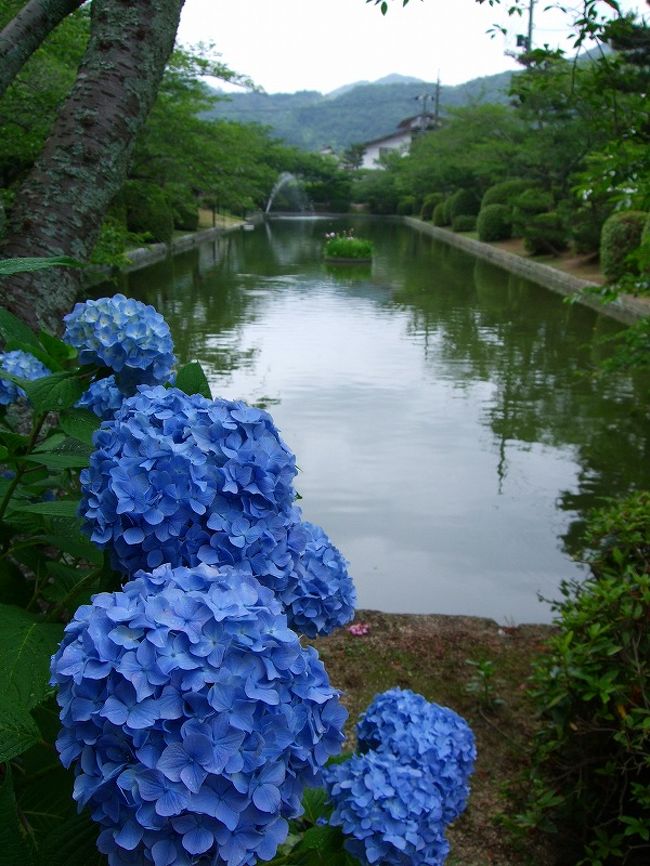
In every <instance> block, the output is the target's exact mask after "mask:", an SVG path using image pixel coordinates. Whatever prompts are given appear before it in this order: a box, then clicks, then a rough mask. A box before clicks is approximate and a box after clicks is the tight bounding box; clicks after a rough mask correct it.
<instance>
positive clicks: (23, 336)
mask: <svg viewBox="0 0 650 866" xmlns="http://www.w3.org/2000/svg"><path fill="white" fill-rule="evenodd" d="M0 264H1V263H0ZM0 336H1V337H2V339H3V340H4V342H5V343H6V344H7V345H10V344H12V343H26V344H27V345H29V346H31V347H32V348H34V349H38V348H39V347H40V343H39V342H38V337H37V336H36V334H35V333H34V332H33V331H32V330H31V328H29V327H28V326H27V325H26V324H25V323H24V322H21V320H20V319H18V318H16V316H14V315H13V313H10V312H9V310H5V309H3V308H2V307H0Z"/></svg>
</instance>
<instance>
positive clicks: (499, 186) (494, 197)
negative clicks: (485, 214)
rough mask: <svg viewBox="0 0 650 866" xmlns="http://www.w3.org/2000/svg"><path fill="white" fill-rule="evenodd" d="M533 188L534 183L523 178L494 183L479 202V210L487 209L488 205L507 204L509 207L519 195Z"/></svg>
mask: <svg viewBox="0 0 650 866" xmlns="http://www.w3.org/2000/svg"><path fill="white" fill-rule="evenodd" d="M533 186H534V182H533V181H530V180H525V179H523V178H512V179H511V180H504V181H502V182H501V183H495V184H494V186H491V187H490V188H489V189H487V190H486V191H485V195H484V196H483V199H482V200H481V208H484V207H487V206H488V205H490V204H507V205H511V204H512V202H513V199H514V198H515V197H516V196H518V195H521V193H522V192H525V191H526V190H528V189H530V188H531V187H533Z"/></svg>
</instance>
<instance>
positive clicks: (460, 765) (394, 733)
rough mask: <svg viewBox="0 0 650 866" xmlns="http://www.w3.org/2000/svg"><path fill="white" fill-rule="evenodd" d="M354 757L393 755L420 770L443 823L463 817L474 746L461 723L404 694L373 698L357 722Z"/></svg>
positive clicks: (398, 691) (443, 710) (436, 707)
mask: <svg viewBox="0 0 650 866" xmlns="http://www.w3.org/2000/svg"><path fill="white" fill-rule="evenodd" d="M357 743H358V747H359V751H360V752H370V751H378V752H383V753H390V754H392V755H394V756H395V757H396V758H397V759H398V760H399V761H400V763H402V764H408V765H410V766H411V767H417V768H422V769H426V770H427V771H428V772H429V773H430V775H431V778H432V779H433V781H434V783H435V785H436V787H437V788H438V789H439V791H440V793H441V796H442V801H443V819H444V821H445V823H448V822H449V821H453V820H454V818H456V817H457V816H458V815H460V814H461V812H463V810H464V809H465V806H466V805H467V798H468V796H469V786H468V782H469V777H470V776H471V774H472V772H473V771H474V761H475V760H476V745H475V742H474V735H473V733H472V730H471V728H470V727H469V725H468V724H467V722H466V721H465V720H464V719H463V718H462V717H461V716H459V715H458V714H457V713H455V712H454V711H453V710H450V709H449V708H448V707H441V706H439V705H438V704H433V703H429V702H428V701H427V700H426V698H424V697H423V696H422V695H418V694H416V693H415V692H412V691H411V690H410V689H399V688H395V689H390V690H389V691H387V692H384V693H383V694H380V695H377V696H376V697H375V698H374V700H373V701H372V703H371V704H370V705H369V706H368V708H367V710H366V711H365V713H364V714H363V715H362V716H361V718H360V719H359V722H358V723H357Z"/></svg>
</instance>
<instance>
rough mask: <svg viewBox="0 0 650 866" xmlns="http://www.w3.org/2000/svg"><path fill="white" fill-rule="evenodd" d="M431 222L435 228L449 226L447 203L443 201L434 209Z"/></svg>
mask: <svg viewBox="0 0 650 866" xmlns="http://www.w3.org/2000/svg"><path fill="white" fill-rule="evenodd" d="M431 222H432V223H433V224H434V226H448V225H449V219H448V218H447V203H446V202H444V201H441V202H440V204H437V205H436V206H435V207H434V209H433V214H432V215H431Z"/></svg>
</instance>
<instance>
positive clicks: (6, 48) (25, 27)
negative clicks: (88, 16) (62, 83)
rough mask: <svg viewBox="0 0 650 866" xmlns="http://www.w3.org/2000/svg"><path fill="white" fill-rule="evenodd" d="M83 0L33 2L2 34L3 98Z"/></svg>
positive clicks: (0, 90) (0, 88) (0, 70)
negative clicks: (21, 72) (47, 39)
mask: <svg viewBox="0 0 650 866" xmlns="http://www.w3.org/2000/svg"><path fill="white" fill-rule="evenodd" d="M82 3H83V0H29V3H26V4H25V6H23V8H22V9H21V10H20V12H19V13H18V14H17V15H16V17H15V18H14V19H13V20H12V21H10V22H9V23H8V24H7V25H6V27H4V28H3V30H2V32H1V33H0V96H2V94H3V93H4V92H5V90H6V89H7V88H8V87H9V85H10V84H11V82H12V81H13V80H14V78H15V77H16V75H18V73H19V72H20V70H21V69H22V68H23V66H24V65H25V63H26V62H27V61H28V60H29V58H30V57H31V56H32V54H33V53H34V52H35V51H36V49H37V48H38V47H39V46H40V45H41V43H42V42H43V41H44V39H46V38H47V37H48V36H49V35H50V33H51V32H52V30H54V28H55V27H56V26H57V24H60V23H61V21H63V19H64V18H65V17H66V16H67V15H70V13H71V12H74V11H75V9H78V8H79V7H80V6H81V4H82Z"/></svg>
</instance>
